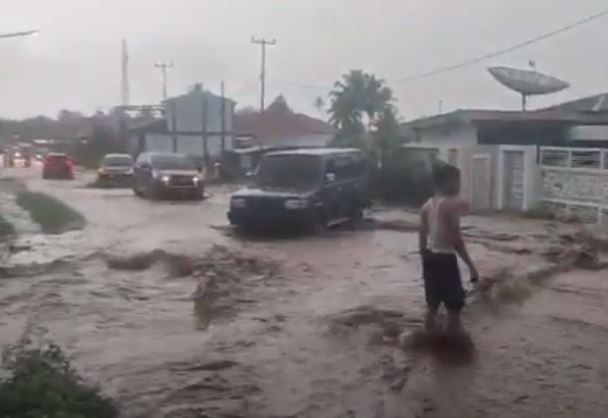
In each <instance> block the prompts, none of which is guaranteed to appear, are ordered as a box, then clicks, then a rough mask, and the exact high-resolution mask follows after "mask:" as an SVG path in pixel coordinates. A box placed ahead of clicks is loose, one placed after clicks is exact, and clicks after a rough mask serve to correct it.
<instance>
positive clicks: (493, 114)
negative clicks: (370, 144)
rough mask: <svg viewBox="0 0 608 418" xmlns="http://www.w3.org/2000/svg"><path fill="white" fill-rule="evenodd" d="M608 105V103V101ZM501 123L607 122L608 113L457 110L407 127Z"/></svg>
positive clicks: (553, 110) (414, 121) (552, 110)
mask: <svg viewBox="0 0 608 418" xmlns="http://www.w3.org/2000/svg"><path fill="white" fill-rule="evenodd" d="M607 105H608V103H607ZM490 122H494V123H500V122H505V123H507V122H538V123H551V122H553V123H562V124H589V125H593V124H607V123H608V113H605V114H604V113H582V112H580V111H574V110H570V109H562V108H549V109H541V110H534V111H526V112H523V111H504V110H456V111H454V112H450V113H445V114H442V115H435V116H430V117H426V118H421V119H416V120H413V121H410V122H405V123H404V124H403V125H402V126H403V127H404V128H406V129H424V128H429V127H433V126H439V125H448V124H458V123H465V124H466V123H472V124H483V123H490Z"/></svg>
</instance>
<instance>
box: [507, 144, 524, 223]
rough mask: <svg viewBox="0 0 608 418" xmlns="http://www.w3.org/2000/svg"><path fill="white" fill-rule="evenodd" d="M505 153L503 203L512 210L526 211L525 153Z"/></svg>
mask: <svg viewBox="0 0 608 418" xmlns="http://www.w3.org/2000/svg"><path fill="white" fill-rule="evenodd" d="M503 152H504V154H503V155H504V176H503V182H504V183H503V193H504V194H503V202H504V208H505V209H510V210H517V211H520V210H523V209H524V169H525V168H524V152H523V151H503Z"/></svg>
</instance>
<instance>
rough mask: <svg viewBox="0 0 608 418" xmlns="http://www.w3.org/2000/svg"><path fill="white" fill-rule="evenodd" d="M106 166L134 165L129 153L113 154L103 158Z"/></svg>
mask: <svg viewBox="0 0 608 418" xmlns="http://www.w3.org/2000/svg"><path fill="white" fill-rule="evenodd" d="M102 165H103V166H105V167H130V166H132V165H133V159H132V158H131V157H129V156H128V155H113V156H108V157H106V158H104V159H103V163H102Z"/></svg>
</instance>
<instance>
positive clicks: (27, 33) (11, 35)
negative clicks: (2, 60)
mask: <svg viewBox="0 0 608 418" xmlns="http://www.w3.org/2000/svg"><path fill="white" fill-rule="evenodd" d="M37 33H38V31H37V30H28V31H23V32H14V33H3V34H1V35H0V39H6V38H19V37H22V36H31V35H35V34H37Z"/></svg>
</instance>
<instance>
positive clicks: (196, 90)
mask: <svg viewBox="0 0 608 418" xmlns="http://www.w3.org/2000/svg"><path fill="white" fill-rule="evenodd" d="M192 96H200V97H203V96H206V97H207V98H213V99H217V100H221V99H222V96H219V95H217V94H214V93H211V92H210V91H208V90H204V89H203V85H202V84H200V83H197V84H195V85H194V87H193V88H192V89H191V90H190V91H189V92H187V93H184V94H181V95H179V96H175V97H170V98H168V99H167V100H165V102H166V103H171V102H174V101H176V100H179V99H183V98H186V97H192ZM224 100H226V101H227V102H229V103H232V104H236V101H234V100H232V99H230V98H229V97H224Z"/></svg>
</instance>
